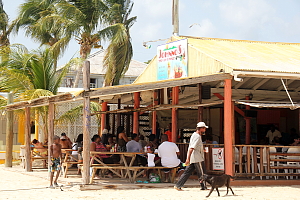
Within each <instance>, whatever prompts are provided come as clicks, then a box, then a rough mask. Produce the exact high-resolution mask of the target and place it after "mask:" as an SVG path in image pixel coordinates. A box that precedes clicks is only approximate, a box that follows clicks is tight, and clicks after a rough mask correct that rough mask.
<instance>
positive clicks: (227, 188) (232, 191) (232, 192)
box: [227, 186, 234, 195]
mask: <svg viewBox="0 0 300 200" xmlns="http://www.w3.org/2000/svg"><path fill="white" fill-rule="evenodd" d="M229 188H230V190H231V192H232V194H233V195H234V192H233V191H232V188H231V187H230V186H229ZM227 190H228V188H227Z"/></svg>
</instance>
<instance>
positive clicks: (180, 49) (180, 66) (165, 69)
mask: <svg viewBox="0 0 300 200" xmlns="http://www.w3.org/2000/svg"><path fill="white" fill-rule="evenodd" d="M187 44H188V41H187V39H184V40H178V41H176V42H171V43H168V44H164V45H160V46H158V47H157V80H167V79H175V78H184V77H187V76H188V71H187V63H188V57H187V55H188V54H187V47H188V45H187Z"/></svg>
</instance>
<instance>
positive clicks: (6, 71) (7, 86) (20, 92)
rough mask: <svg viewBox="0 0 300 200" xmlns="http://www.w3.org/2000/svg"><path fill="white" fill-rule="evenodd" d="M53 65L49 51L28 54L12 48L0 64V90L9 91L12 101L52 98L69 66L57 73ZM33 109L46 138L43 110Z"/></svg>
mask: <svg viewBox="0 0 300 200" xmlns="http://www.w3.org/2000/svg"><path fill="white" fill-rule="evenodd" d="M54 62H55V58H54V56H53V53H52V51H51V50H50V49H49V48H41V49H39V50H37V51H33V52H30V51H29V50H28V49H27V48H26V47H25V46H23V45H12V46H11V53H10V54H9V55H8V59H7V60H5V61H3V62H1V63H0V79H1V81H0V88H2V90H3V91H11V92H13V93H14V96H15V98H14V99H15V101H24V100H32V99H35V98H38V97H41V96H52V95H55V94H56V93H57V90H58V87H59V86H60V84H61V81H62V79H63V77H64V76H65V74H66V73H67V71H68V67H69V66H70V64H71V63H69V64H68V65H66V66H65V67H64V68H62V69H61V70H60V72H57V71H56V70H55V67H54ZM35 109H36V111H37V112H38V113H39V114H40V115H41V116H42V120H43V127H44V128H43V129H44V134H45V137H46V138H47V133H48V131H47V107H40V108H35Z"/></svg>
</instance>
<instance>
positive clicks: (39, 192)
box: [0, 167, 300, 200]
mask: <svg viewBox="0 0 300 200" xmlns="http://www.w3.org/2000/svg"><path fill="white" fill-rule="evenodd" d="M16 169H17V167H13V168H4V167H0V177H1V178H0V186H1V187H0V199H1V200H3V199H18V200H19V199H22V200H26V199H32V200H35V199H41V200H48V199H53V200H57V199H64V200H68V199H72V200H75V199H95V200H96V199H101V200H110V199H128V200H132V199H134V200H140V199H149V200H156V199H182V200H186V199H191V200H192V199H197V200H199V199H212V200H213V199H218V200H220V199H223V198H226V199H246V200H247V199H270V200H274V199H288V200H294V199H300V190H299V188H300V186H282V187H279V186H270V187H266V186H265V187H233V191H234V192H235V194H236V195H235V196H233V195H232V194H231V193H230V195H228V196H224V195H225V193H226V188H225V187H223V188H221V189H220V193H221V198H220V197H218V196H217V192H216V191H214V192H213V193H212V194H211V196H210V197H209V198H206V197H205V196H206V195H207V194H208V192H209V191H208V190H207V191H201V190H200V189H199V188H185V189H184V190H185V191H176V190H174V189H171V188H169V189H137V190H112V189H105V190H90V191H80V190H79V185H76V186H73V187H68V188H63V190H64V191H60V189H49V188H46V187H47V186H48V185H49V182H48V181H47V179H46V178H45V177H42V176H40V175H38V173H32V172H30V173H26V172H21V171H20V168H18V170H16ZM41 173H42V172H41ZM43 174H45V173H43ZM61 179H62V178H61ZM68 180H70V181H72V178H68ZM77 180H78V179H77Z"/></svg>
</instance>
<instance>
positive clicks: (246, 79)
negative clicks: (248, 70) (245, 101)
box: [234, 77, 251, 89]
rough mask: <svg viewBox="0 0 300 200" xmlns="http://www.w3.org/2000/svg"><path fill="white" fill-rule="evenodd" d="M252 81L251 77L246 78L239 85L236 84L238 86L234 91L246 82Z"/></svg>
mask: <svg viewBox="0 0 300 200" xmlns="http://www.w3.org/2000/svg"><path fill="white" fill-rule="evenodd" d="M250 79H251V78H250V77H246V78H244V79H243V81H242V82H239V83H238V84H236V85H235V86H234V89H239V88H240V87H241V86H242V85H243V84H244V83H246V82H247V81H249V80H250Z"/></svg>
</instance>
